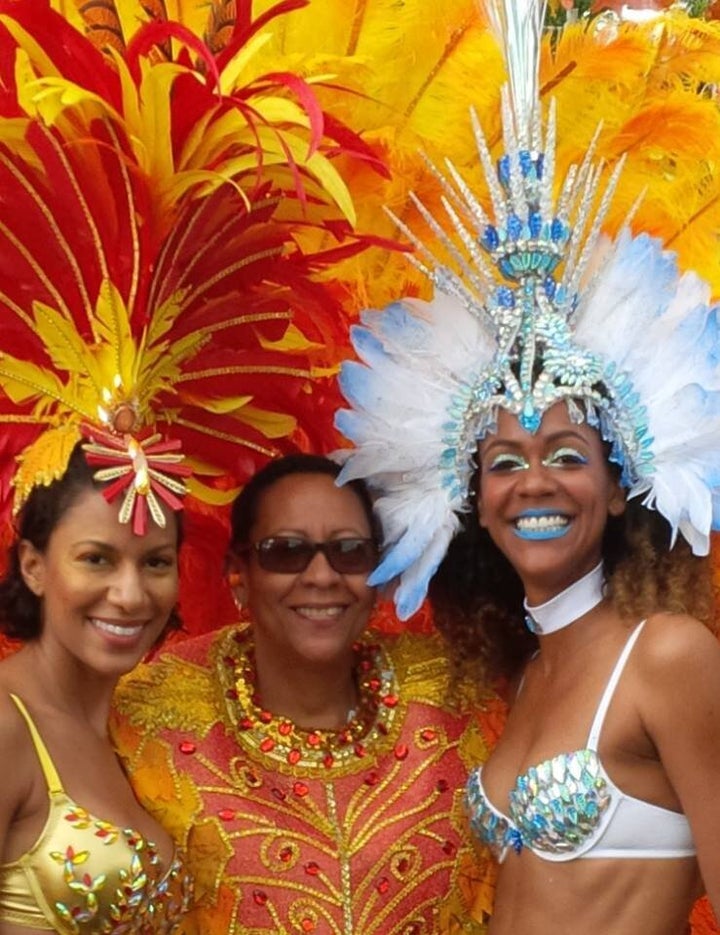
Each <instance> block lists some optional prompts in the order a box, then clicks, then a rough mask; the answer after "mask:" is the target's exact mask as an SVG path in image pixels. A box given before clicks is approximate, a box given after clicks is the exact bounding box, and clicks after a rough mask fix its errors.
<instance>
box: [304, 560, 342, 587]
mask: <svg viewBox="0 0 720 935" xmlns="http://www.w3.org/2000/svg"><path fill="white" fill-rule="evenodd" d="M339 577H340V575H339V574H338V572H336V571H335V569H334V568H333V567H332V565H331V564H330V562H329V561H328V560H327V556H326V555H325V554H324V553H323V552H316V553H315V554H314V555H313V557H312V559H311V561H310V564H309V565H308V567H307V568H306V569H305V571H304V572H303V573H302V578H303V580H304V581H305V582H307V583H310V584H314V585H316V586H317V587H327V586H328V585H331V584H334V583H335V582H336V581H337V580H338V578H339Z"/></svg>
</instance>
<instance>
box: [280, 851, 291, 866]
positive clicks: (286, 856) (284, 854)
mask: <svg viewBox="0 0 720 935" xmlns="http://www.w3.org/2000/svg"><path fill="white" fill-rule="evenodd" d="M292 855H293V852H292V848H291V847H284V848H283V849H282V850H281V851H280V854H279V855H278V856H279V857H280V860H281V861H282V862H283V863H284V864H286V863H287V862H288V861H289V860H291V859H292Z"/></svg>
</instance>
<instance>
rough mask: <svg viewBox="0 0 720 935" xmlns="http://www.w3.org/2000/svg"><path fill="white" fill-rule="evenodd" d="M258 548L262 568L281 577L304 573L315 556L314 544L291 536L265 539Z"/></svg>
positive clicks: (259, 543)
mask: <svg viewBox="0 0 720 935" xmlns="http://www.w3.org/2000/svg"><path fill="white" fill-rule="evenodd" d="M256 548H257V556H258V563H259V564H260V567H261V568H262V569H264V570H265V571H272V572H276V573H277V574H280V575H294V574H298V573H299V572H301V571H304V570H305V569H306V568H307V566H308V565H309V564H310V560H311V559H312V557H313V555H314V554H315V548H314V546H313V544H312V542H308V541H307V539H297V538H293V537H290V536H286V537H278V538H274V539H263V540H262V541H261V542H258V544H257V547H256Z"/></svg>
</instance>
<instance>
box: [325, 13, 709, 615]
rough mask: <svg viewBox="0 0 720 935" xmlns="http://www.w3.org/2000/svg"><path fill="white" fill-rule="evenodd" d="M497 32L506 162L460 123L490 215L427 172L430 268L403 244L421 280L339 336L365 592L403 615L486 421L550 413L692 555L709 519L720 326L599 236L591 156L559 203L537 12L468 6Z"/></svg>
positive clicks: (438, 545)
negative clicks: (366, 518) (379, 547)
mask: <svg viewBox="0 0 720 935" xmlns="http://www.w3.org/2000/svg"><path fill="white" fill-rule="evenodd" d="M485 5H486V7H487V12H488V14H489V16H490V19H491V22H492V23H493V26H494V28H495V31H496V32H497V33H498V35H499V36H500V37H501V39H502V41H503V44H504V50H505V55H506V60H507V65H508V75H509V82H508V85H507V86H506V87H505V88H504V89H503V96H502V118H503V131H504V132H503V142H504V154H503V155H502V157H501V158H500V159H499V160H498V162H497V164H495V163H494V162H493V159H492V157H491V155H490V152H489V148H488V145H487V143H486V140H485V137H484V135H483V131H482V128H481V127H480V126H479V124H478V121H477V119H476V117H475V116H474V115H473V116H472V120H473V130H474V134H475V139H476V142H477V149H478V155H479V158H480V161H481V164H482V167H483V170H484V175H485V179H486V183H487V186H488V190H489V195H490V201H491V205H492V208H491V212H490V213H489V214H487V213H486V212H485V211H484V210H483V208H482V207H481V204H480V202H479V200H478V199H477V198H476V197H475V196H474V195H473V192H472V191H471V190H470V189H469V187H468V185H467V184H466V183H465V181H464V180H463V179H462V177H461V176H460V174H459V173H458V172H457V171H456V169H455V168H454V167H453V165H452V164H450V163H449V162H448V163H447V165H446V173H444V174H443V173H440V172H437V176H438V179H439V182H440V184H441V185H442V187H443V190H444V197H443V199H442V203H443V206H444V210H445V212H446V217H445V219H444V221H442V222H441V221H440V220H438V219H437V218H434V217H432V216H431V214H430V212H429V211H427V209H426V208H425V207H424V206H423V205H422V204H421V203H420V202H419V201H418V200H417V199H413V200H414V202H415V204H416V206H417V208H418V209H419V211H420V212H421V214H422V215H423V217H424V218H425V220H426V222H427V223H428V224H429V226H430V228H431V230H432V231H433V234H434V236H435V238H436V241H437V243H438V245H439V246H440V248H441V250H443V251H444V254H446V256H447V260H446V261H442V260H441V259H439V258H438V257H437V256H436V255H435V254H434V253H433V252H432V251H431V250H430V249H428V248H427V247H426V246H424V245H423V244H422V243H421V242H420V241H419V240H417V238H416V237H415V236H414V235H413V234H412V232H411V231H410V230H409V229H408V228H407V227H406V226H405V225H404V224H402V223H401V222H400V221H399V220H398V222H397V223H398V224H399V226H400V228H401V229H402V230H403V231H404V233H405V234H406V235H407V236H408V237H409V238H410V239H411V240H412V241H413V242H414V243H415V246H416V248H417V254H416V257H415V258H414V262H415V263H416V264H417V265H418V266H419V267H420V268H421V269H422V270H423V271H424V272H425V273H426V275H427V276H428V277H430V279H431V280H432V282H433V284H434V286H435V296H434V298H433V300H432V301H431V302H424V301H421V300H417V299H410V300H405V301H402V302H398V303H396V304H393V305H390V306H389V307H388V308H386V309H385V310H384V311H382V312H373V311H370V312H366V313H364V315H363V316H362V322H363V325H362V326H358V327H356V328H354V329H353V344H354V347H355V350H356V352H357V354H358V356H359V358H360V360H361V361H362V362H361V363H358V362H347V363H345V364H344V365H343V369H342V373H341V388H342V391H343V393H344V395H345V397H346V399H347V401H348V402H349V404H350V405H351V407H352V408H351V409H347V410H343V411H341V412H340V413H338V417H337V425H338V427H339V429H340V430H341V431H342V432H343V434H344V435H346V436H347V437H348V438H349V439H350V440H352V441H353V442H354V444H355V448H354V450H351V452H350V453H349V455H348V456H347V460H346V462H345V465H344V468H343V471H342V475H341V480H349V479H350V478H354V477H363V478H365V479H366V480H367V481H368V483H369V484H370V486H371V487H373V488H374V489H376V490H378V491H379V493H380V496H379V499H378V500H377V509H378V511H379V514H380V518H381V521H382V524H383V528H384V532H385V537H386V551H385V554H384V557H383V560H382V562H381V564H380V565H379V567H378V568H377V569H376V571H375V572H374V573H373V575H372V578H371V582H372V583H374V584H383V583H386V582H388V581H391V580H392V579H394V578H397V577H399V578H400V585H399V587H398V589H397V591H396V594H395V602H396V606H397V609H398V613H399V615H400V616H401V617H402V618H406V617H408V616H409V615H410V614H412V613H413V612H414V611H415V610H417V608H418V607H419V606H420V604H421V603H422V600H423V598H424V596H425V594H426V591H427V586H428V583H429V581H430V578H431V577H432V575H433V574H434V572H435V570H436V569H437V566H438V564H439V563H440V561H442V559H443V557H444V555H445V552H446V551H447V547H448V545H449V543H450V540H451V539H452V537H453V536H454V534H455V533H456V532H457V530H458V527H459V514H460V513H462V512H463V511H465V510H467V509H468V486H469V482H470V478H471V476H472V473H473V471H474V456H475V453H476V450H477V444H478V440H479V439H481V438H482V437H483V436H484V435H485V434H486V433H488V432H491V431H493V430H494V428H495V424H496V419H497V414H498V410H499V409H501V408H503V409H506V410H507V411H509V412H511V413H512V414H514V415H516V416H517V417H518V419H519V420H520V422H521V424H522V425H523V426H524V427H525V428H526V429H527V430H528V431H531V432H534V431H536V430H537V428H538V426H539V425H540V422H541V420H542V416H543V413H544V412H545V411H546V410H547V409H548V408H550V407H551V406H552V405H554V404H555V403H556V402H558V401H561V400H564V401H566V402H567V405H568V409H569V412H570V415H571V418H573V419H575V420H577V421H578V422H580V421H583V420H585V421H587V422H588V424H590V425H592V426H594V427H596V428H597V429H598V431H599V432H600V434H601V435H602V437H603V439H604V440H605V441H607V442H608V443H609V444H610V447H611V459H612V460H613V461H615V462H616V463H617V464H618V465H619V466H620V468H621V471H622V482H623V485H624V486H625V487H626V488H627V491H628V497H636V496H642V497H643V504H644V505H645V506H647V507H649V508H654V509H657V510H658V511H659V512H660V513H661V514H662V515H663V516H664V517H665V518H666V519H667V521H668V522H669V524H670V526H671V528H672V532H673V537H675V536H676V535H677V533H678V532H680V533H681V534H682V535H683V536H684V537H685V538H686V539H687V541H688V542H689V543H690V545H691V546H692V549H693V551H694V552H695V553H696V554H707V552H708V550H709V535H710V531H711V528H718V527H720V324H719V321H718V311H717V308H711V307H710V306H709V304H708V302H709V288H708V287H707V286H706V284H705V283H704V282H703V281H702V280H701V279H700V278H699V277H698V276H696V275H694V274H692V273H685V274H683V275H681V274H680V272H679V271H678V268H677V264H676V261H675V258H674V256H673V255H672V254H669V253H666V252H663V250H662V248H661V245H660V243H659V242H658V241H657V240H654V239H653V238H651V237H649V236H647V235H643V234H641V235H639V236H632V234H631V233H630V231H629V229H625V230H623V231H622V232H621V233H620V235H619V236H618V237H617V239H616V240H615V241H614V242H610V241H609V240H608V239H607V238H606V237H603V236H602V234H601V228H602V223H603V219H604V217H605V213H606V211H607V208H608V206H609V204H610V200H611V198H612V195H613V192H614V189H615V186H616V184H617V179H618V176H619V173H620V172H621V170H622V165H621V164H618V165H617V167H616V168H615V171H614V172H613V173H612V174H611V176H610V178H609V181H608V182H607V184H606V185H605V186H604V187H603V186H601V176H602V174H603V167H602V166H601V165H596V164H594V163H593V152H592V148H591V149H590V151H589V152H588V153H587V156H586V158H585V159H584V161H583V162H582V164H581V165H580V166H579V167H573V168H572V169H571V170H570V171H569V173H568V175H567V177H566V178H565V180H564V183H563V184H562V186H561V188H560V194H559V196H558V197H557V198H555V196H554V192H555V165H554V154H555V115H554V109H553V107H552V105H551V107H550V112H549V116H548V119H547V122H546V123H545V125H544V128H543V121H542V118H541V109H540V101H539V92H538V71H539V48H540V38H541V32H542V24H543V19H544V10H545V2H542V0H485Z"/></svg>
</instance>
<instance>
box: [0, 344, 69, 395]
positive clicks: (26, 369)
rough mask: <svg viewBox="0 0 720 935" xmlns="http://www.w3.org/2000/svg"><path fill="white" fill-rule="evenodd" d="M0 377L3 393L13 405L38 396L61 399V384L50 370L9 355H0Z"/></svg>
mask: <svg viewBox="0 0 720 935" xmlns="http://www.w3.org/2000/svg"><path fill="white" fill-rule="evenodd" d="M0 377H1V378H2V388H3V392H4V393H5V394H6V395H7V396H9V397H10V399H11V400H12V401H13V402H14V403H24V402H27V401H29V400H32V399H35V398H36V397H38V396H46V397H49V398H50V399H62V398H63V384H62V383H61V382H60V380H59V379H58V378H57V377H56V376H55V374H54V373H53V372H52V371H51V370H48V369H47V368H44V367H38V366H36V365H35V364H31V363H29V362H28V361H25V360H18V359H17V358H16V357H12V356H11V355H10V354H0Z"/></svg>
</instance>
